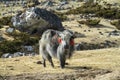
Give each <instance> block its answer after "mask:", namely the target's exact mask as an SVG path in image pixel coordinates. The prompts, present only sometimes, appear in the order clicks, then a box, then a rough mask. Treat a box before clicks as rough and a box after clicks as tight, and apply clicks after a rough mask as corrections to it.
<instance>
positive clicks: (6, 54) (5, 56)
mask: <svg viewBox="0 0 120 80" xmlns="http://www.w3.org/2000/svg"><path fill="white" fill-rule="evenodd" d="M12 57H13V55H12V54H10V53H5V54H3V55H2V56H1V58H12Z"/></svg>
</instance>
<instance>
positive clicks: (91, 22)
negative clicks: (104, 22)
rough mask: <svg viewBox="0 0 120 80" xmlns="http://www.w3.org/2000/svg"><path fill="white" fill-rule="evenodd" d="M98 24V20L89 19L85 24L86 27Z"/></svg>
mask: <svg viewBox="0 0 120 80" xmlns="http://www.w3.org/2000/svg"><path fill="white" fill-rule="evenodd" d="M99 22H100V20H99V19H89V20H86V24H87V25H91V26H95V25H98V24H99Z"/></svg>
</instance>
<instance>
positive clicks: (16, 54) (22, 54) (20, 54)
mask: <svg viewBox="0 0 120 80" xmlns="http://www.w3.org/2000/svg"><path fill="white" fill-rule="evenodd" d="M24 55H25V53H22V52H16V53H14V57H20V56H24Z"/></svg>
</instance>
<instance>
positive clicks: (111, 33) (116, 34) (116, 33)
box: [108, 30, 120, 37]
mask: <svg viewBox="0 0 120 80" xmlns="http://www.w3.org/2000/svg"><path fill="white" fill-rule="evenodd" d="M108 36H109V37H110V36H120V31H117V30H114V31H111V32H110V33H109V34H108Z"/></svg>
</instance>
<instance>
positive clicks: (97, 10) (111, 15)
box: [65, 3, 120, 19]
mask: <svg viewBox="0 0 120 80" xmlns="http://www.w3.org/2000/svg"><path fill="white" fill-rule="evenodd" d="M89 13H91V14H95V16H97V17H104V18H108V19H120V10H119V9H116V8H111V7H108V8H103V7H102V6H101V5H98V4H94V3H85V4H84V5H83V6H81V7H78V8H76V9H71V10H69V11H67V12H66V13H65V14H67V15H68V14H89Z"/></svg>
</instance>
